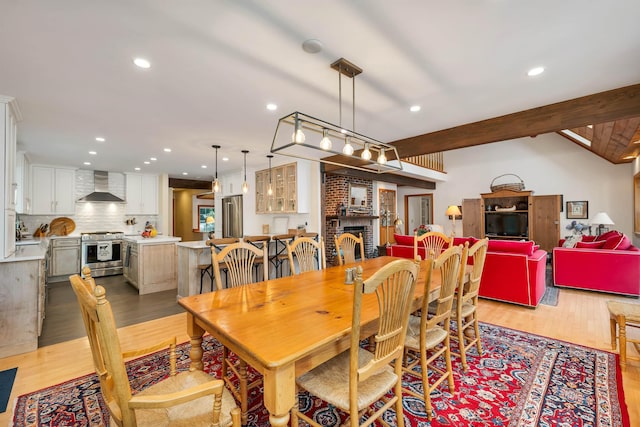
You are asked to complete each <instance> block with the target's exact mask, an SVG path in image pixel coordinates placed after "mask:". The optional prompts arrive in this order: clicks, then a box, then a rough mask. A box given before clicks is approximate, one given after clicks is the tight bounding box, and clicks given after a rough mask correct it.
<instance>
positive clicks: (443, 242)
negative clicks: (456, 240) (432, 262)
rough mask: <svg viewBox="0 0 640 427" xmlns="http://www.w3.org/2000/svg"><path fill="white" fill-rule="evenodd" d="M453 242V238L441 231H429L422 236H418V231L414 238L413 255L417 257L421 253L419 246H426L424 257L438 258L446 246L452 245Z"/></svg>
mask: <svg viewBox="0 0 640 427" xmlns="http://www.w3.org/2000/svg"><path fill="white" fill-rule="evenodd" d="M452 242H453V239H451V238H450V237H448V236H447V235H446V234H443V233H440V232H439V231H429V232H428V233H424V234H422V235H421V236H418V233H417V232H416V234H415V235H414V238H413V257H414V258H416V257H417V256H418V255H419V250H418V248H424V257H422V258H424V259H428V258H430V259H435V258H438V257H439V256H440V254H441V253H442V251H443V250H444V249H445V248H446V247H448V246H451V243H452Z"/></svg>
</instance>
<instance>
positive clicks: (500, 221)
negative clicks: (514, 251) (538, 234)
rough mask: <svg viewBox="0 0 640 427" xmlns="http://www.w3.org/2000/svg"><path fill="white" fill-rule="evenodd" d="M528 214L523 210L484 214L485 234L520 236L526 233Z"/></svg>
mask: <svg viewBox="0 0 640 427" xmlns="http://www.w3.org/2000/svg"><path fill="white" fill-rule="evenodd" d="M527 223H528V216H527V213H525V212H513V213H499V214H498V213H495V214H487V215H486V216H485V234H488V235H495V236H509V237H520V236H523V237H524V236H526V235H527Z"/></svg>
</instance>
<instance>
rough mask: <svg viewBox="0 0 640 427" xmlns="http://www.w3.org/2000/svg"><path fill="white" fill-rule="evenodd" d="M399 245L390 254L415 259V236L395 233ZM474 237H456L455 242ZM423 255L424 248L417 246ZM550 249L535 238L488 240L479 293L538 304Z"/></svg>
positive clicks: (542, 291) (391, 249) (496, 298)
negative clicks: (541, 247)
mask: <svg viewBox="0 0 640 427" xmlns="http://www.w3.org/2000/svg"><path fill="white" fill-rule="evenodd" d="M395 238H396V244H394V245H391V246H390V247H388V248H387V255H390V256H398V257H403V258H413V236H405V235H396V236H395ZM476 240H477V239H475V238H474V237H456V238H454V244H455V245H460V244H464V242H466V241H469V245H470V246H471V245H472V244H473V243H475V242H476ZM418 251H419V253H420V256H422V257H423V258H424V253H423V252H424V250H422V251H421V248H418ZM546 263H547V252H546V251H544V250H542V249H540V248H539V247H538V246H537V245H535V244H534V242H533V241H512V240H489V248H488V250H487V257H486V260H485V265H484V270H483V273H482V279H481V281H480V296H481V297H484V298H491V299H495V300H499V301H505V302H511V303H515V304H522V305H526V306H529V307H536V306H537V305H538V304H539V303H540V299H542V296H543V295H544V292H545V289H546V284H545V268H546Z"/></svg>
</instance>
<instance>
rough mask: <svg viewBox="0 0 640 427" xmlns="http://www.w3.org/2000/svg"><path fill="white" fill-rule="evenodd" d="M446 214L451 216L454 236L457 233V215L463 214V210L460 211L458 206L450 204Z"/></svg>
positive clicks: (452, 234)
mask: <svg viewBox="0 0 640 427" xmlns="http://www.w3.org/2000/svg"><path fill="white" fill-rule="evenodd" d="M444 214H445V215H449V217H450V218H451V237H453V236H455V235H456V216H457V215H462V212H460V208H459V207H458V206H456V205H450V206H449V207H448V208H447V211H446V212H445V213H444Z"/></svg>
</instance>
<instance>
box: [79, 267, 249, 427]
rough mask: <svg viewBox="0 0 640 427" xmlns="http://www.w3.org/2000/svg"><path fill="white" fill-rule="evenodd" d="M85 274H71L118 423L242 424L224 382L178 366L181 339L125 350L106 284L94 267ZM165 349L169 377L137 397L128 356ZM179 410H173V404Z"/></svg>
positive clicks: (109, 404) (106, 399)
mask: <svg viewBox="0 0 640 427" xmlns="http://www.w3.org/2000/svg"><path fill="white" fill-rule="evenodd" d="M83 274H84V275H85V279H83V278H82V277H81V276H80V275H78V274H74V275H73V276H70V277H69V281H70V282H71V286H72V288H73V291H74V292H75V294H76V297H77V299H78V303H79V306H80V312H81V314H82V319H83V321H84V324H85V329H86V332H87V338H88V339H89V346H90V348H91V354H92V356H93V362H94V367H95V369H96V374H97V375H98V378H99V381H100V390H101V392H102V397H103V399H104V402H105V403H106V406H107V408H108V410H109V414H110V416H111V421H112V422H113V424H115V425H118V426H125V427H136V426H159V425H170V424H171V425H178V424H179V425H190V426H209V425H220V426H230V425H233V426H234V427H240V410H239V409H238V408H237V407H236V404H235V402H234V400H233V397H232V396H231V394H230V393H229V392H228V391H227V390H226V388H225V386H224V381H222V380H216V379H214V378H212V377H211V376H209V375H208V374H206V373H204V372H202V371H194V372H189V371H186V372H181V373H179V374H178V373H177V371H176V338H175V337H172V338H170V339H167V340H165V341H163V342H161V343H158V344H156V345H154V346H151V347H148V348H145V349H137V350H133V351H127V352H122V350H121V347H120V341H119V339H118V332H117V329H116V322H115V319H114V317H113V312H112V310H111V304H110V303H109V301H108V300H107V298H106V291H105V289H104V288H103V287H102V286H96V285H95V282H94V280H93V278H91V271H90V270H89V268H88V267H85V268H84V269H83ZM162 349H168V351H169V365H170V366H169V377H168V378H166V379H164V380H162V381H160V382H158V383H157V384H154V385H152V386H150V387H148V388H146V389H145V390H143V391H141V392H138V393H136V394H135V396H134V395H133V394H132V391H131V384H130V382H129V378H128V376H127V369H126V366H125V362H124V360H125V358H131V357H137V356H141V355H144V354H148V353H152V352H156V351H159V350H162ZM178 405H180V407H179V408H178V409H177V410H167V408H171V407H177V406H178Z"/></svg>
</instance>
